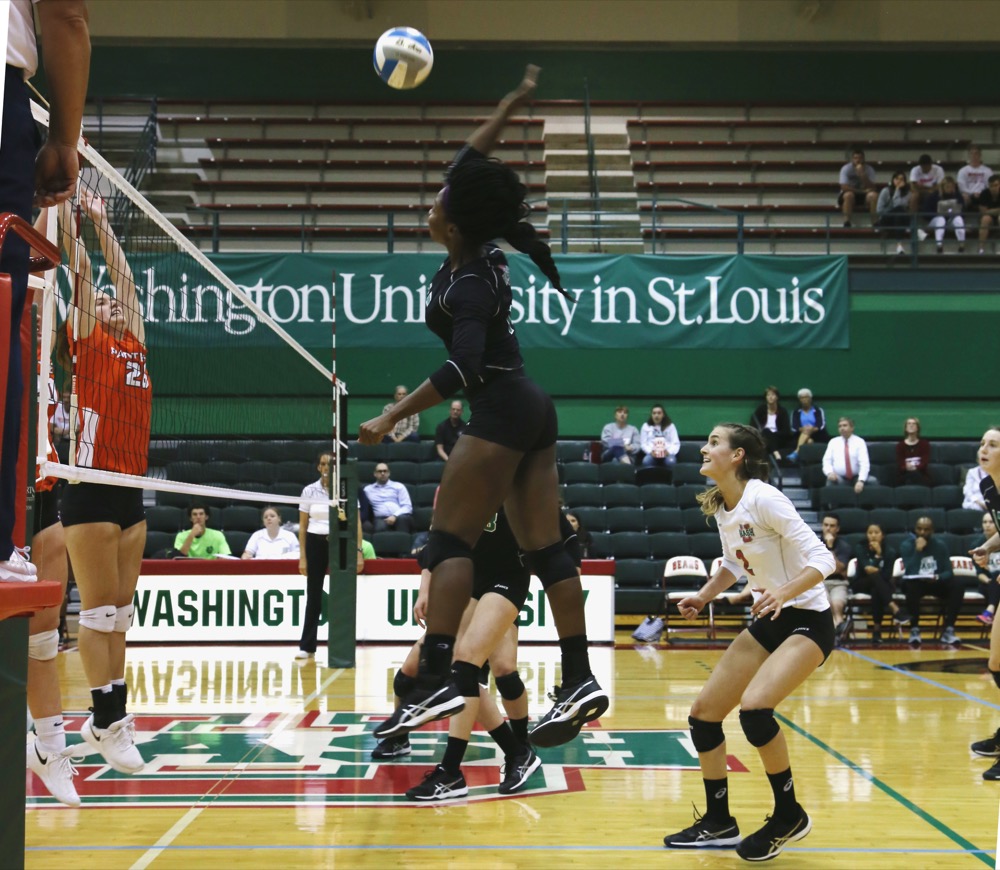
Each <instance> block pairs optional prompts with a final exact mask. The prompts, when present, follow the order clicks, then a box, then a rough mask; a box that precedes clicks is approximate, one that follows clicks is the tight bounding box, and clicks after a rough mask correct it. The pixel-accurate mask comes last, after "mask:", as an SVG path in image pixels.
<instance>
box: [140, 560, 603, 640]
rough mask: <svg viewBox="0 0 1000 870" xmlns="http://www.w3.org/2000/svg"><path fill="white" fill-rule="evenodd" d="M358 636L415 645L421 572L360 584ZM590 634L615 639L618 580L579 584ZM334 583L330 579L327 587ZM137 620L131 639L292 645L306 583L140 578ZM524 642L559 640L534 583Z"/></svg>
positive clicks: (589, 578)
mask: <svg viewBox="0 0 1000 870" xmlns="http://www.w3.org/2000/svg"><path fill="white" fill-rule="evenodd" d="M357 583H358V587H357V610H356V614H357V616H356V631H357V635H356V636H357V638H358V640H360V641H369V640H386V641H399V642H400V643H412V642H413V641H415V640H416V639H417V638H419V637H420V635H421V633H422V632H423V629H421V628H420V627H419V626H418V625H417V623H416V621H415V620H414V619H413V605H414V603H415V601H416V598H417V592H418V590H419V587H420V576H419V575H418V574H399V575H373V576H361V577H359V578H358V581H357ZM581 583H582V585H583V592H584V608H585V613H586V618H587V628H588V635H589V637H590V639H591V640H592V641H594V642H595V643H610V642H613V640H614V609H615V608H614V578H613V577H611V576H607V575H600V576H595V575H584V576H583V577H582V578H581ZM326 585H327V586H328V585H329V580H327V581H326ZM133 603H134V605H135V620H134V622H133V624H132V628H131V629H130V630H129V639H130V640H134V641H139V642H163V643H189V642H190V643H195V642H201V641H211V642H215V643H239V642H245V641H262V642H293V641H297V640H298V639H299V638H300V636H301V634H302V618H303V615H304V613H305V578H304V577H301V576H299V575H297V574H276V575H256V574H255V575H253V576H252V578H248V577H243V576H239V575H213V574H201V575H189V576H174V575H160V574H155V575H151V576H146V577H140V579H139V586H138V588H137V589H136V592H135V597H134V598H133ZM327 607H328V599H327V596H326V594H325V593H324V596H323V614H324V615H323V616H322V617H321V619H320V625H319V639H320V640H325V639H326V637H327V621H326V618H325V614H326V612H327ZM518 623H519V626H520V636H521V639H522V640H527V641H542V642H552V643H555V642H557V641H558V639H559V638H558V635H557V633H556V629H555V622H554V620H553V619H552V614H551V612H550V611H549V609H548V600H547V599H546V597H545V595H544V593H543V591H542V587H541V584H540V583H539V581H538V579H537V578H535V577H532V579H531V588H530V591H529V595H528V600H527V602H526V603H525V605H524V608H523V609H522V611H521V615H520V618H519V620H518Z"/></svg>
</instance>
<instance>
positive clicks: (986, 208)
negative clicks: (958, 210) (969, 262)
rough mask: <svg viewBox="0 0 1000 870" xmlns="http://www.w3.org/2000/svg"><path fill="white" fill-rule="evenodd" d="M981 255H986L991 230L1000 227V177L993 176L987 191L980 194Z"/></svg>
mask: <svg viewBox="0 0 1000 870" xmlns="http://www.w3.org/2000/svg"><path fill="white" fill-rule="evenodd" d="M976 204H977V206H978V208H979V253H980V254H985V253H986V240H987V239H988V238H989V237H990V230H992V229H993V228H994V227H996V226H1000V175H991V176H990V177H989V181H988V183H987V186H986V189H985V190H983V191H982V192H981V193H980V194H979V199H978V200H977V203H976Z"/></svg>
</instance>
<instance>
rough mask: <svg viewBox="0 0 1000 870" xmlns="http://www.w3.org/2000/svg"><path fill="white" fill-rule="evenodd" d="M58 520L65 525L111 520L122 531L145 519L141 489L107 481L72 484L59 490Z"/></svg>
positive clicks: (109, 521)
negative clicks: (60, 492)
mask: <svg viewBox="0 0 1000 870" xmlns="http://www.w3.org/2000/svg"><path fill="white" fill-rule="evenodd" d="M59 519H61V520H62V524H63V525H64V526H79V525H83V524H84V523H114V524H115V525H116V526H120V527H121V529H122V530H123V531H124V530H125V529H130V528H132V526H134V525H136V523H141V522H143V521H144V520H145V519H146V512H145V511H144V510H143V509H142V490H141V489H136V488H135V487H131V486H112V485H110V484H107V483H72V484H68V485H67V486H66V487H65V488H64V489H63V493H62V499H61V501H60V503H59Z"/></svg>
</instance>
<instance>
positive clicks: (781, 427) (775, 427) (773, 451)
mask: <svg viewBox="0 0 1000 870" xmlns="http://www.w3.org/2000/svg"><path fill="white" fill-rule="evenodd" d="M780 398H781V394H780V393H779V392H778V388H777V387H775V386H770V387H768V388H767V389H766V390H764V401H763V402H762V403H761V404H759V405H758V406H757V410H755V411H754V412H753V415H752V416H751V417H750V425H751V426H753V427H754V428H755V429H757V430H759V431H760V434H761V435H763V436H764V446H765V447H767V452H768V453H769V454H770V455H771V456H773V457H774V458H775V460H777V461H779V462H780V461H781V458H782V456H783V455H784V454H785V453H786V452H787V451H788V449H789V447H790V446H791V441H792V423H791V418H790V417H789V416H788V411H787V410H786V409H785V408H783V407H782V406H781V405H779V404H778V399H780Z"/></svg>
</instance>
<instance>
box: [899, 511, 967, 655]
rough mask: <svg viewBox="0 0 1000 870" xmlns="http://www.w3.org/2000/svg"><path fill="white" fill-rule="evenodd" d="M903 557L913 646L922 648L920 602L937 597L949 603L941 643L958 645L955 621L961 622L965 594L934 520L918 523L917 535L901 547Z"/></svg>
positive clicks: (918, 521) (905, 592)
mask: <svg viewBox="0 0 1000 870" xmlns="http://www.w3.org/2000/svg"><path fill="white" fill-rule="evenodd" d="M899 555H900V557H901V558H902V560H903V594H904V595H905V596H906V608H907V610H909V612H910V620H911V622H912V626H913V627H912V628H911V629H910V643H911V644H913V645H914V646H917V645H919V644H920V601H921V599H922V598H923V597H924V596H925V595H933V596H934V597H935V598H940V599H941V600H943V601H944V602H945V612H944V631H943V632H942V633H941V643H946V644H953V643H958V636H957V635H956V634H955V620H957V619H958V611H959V609H960V608H961V606H962V600H963V599H964V597H965V590H964V589H963V588H962V584H961V583H959V582H958V581H956V580H955V574H954V572H953V571H952V569H951V558H950V556H949V555H948V548H947V547H946V546H945V544H944V541H942V540H941V539H940V538H936V537H934V523H933V521H932V520H931V518H930V517H920V519H918V520H917V522H916V525H915V526H914V530H913V535H911V536H909V537H907V538H906V539H904V541H903V543H902V544H900V545H899Z"/></svg>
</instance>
